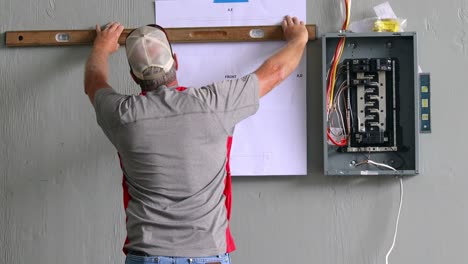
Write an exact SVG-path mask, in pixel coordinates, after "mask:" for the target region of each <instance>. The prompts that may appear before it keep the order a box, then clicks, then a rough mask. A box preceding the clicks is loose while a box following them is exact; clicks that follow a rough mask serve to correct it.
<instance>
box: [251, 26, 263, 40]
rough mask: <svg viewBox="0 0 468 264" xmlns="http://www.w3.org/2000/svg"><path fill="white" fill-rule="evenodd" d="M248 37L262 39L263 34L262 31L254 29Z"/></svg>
mask: <svg viewBox="0 0 468 264" xmlns="http://www.w3.org/2000/svg"><path fill="white" fill-rule="evenodd" d="M250 37H251V38H264V37H265V32H264V31H263V29H259V28H254V29H252V30H250Z"/></svg>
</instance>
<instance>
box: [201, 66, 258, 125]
mask: <svg viewBox="0 0 468 264" xmlns="http://www.w3.org/2000/svg"><path fill="white" fill-rule="evenodd" d="M192 90H193V92H194V93H195V96H196V97H198V98H200V99H201V100H202V101H204V102H205V103H206V104H207V105H208V107H209V108H210V109H211V110H212V111H214V112H216V113H217V114H218V115H219V116H221V118H222V119H223V120H224V124H225V125H226V126H227V128H232V127H234V126H235V125H236V124H237V123H239V122H240V121H242V120H244V119H245V118H247V117H249V116H251V115H253V114H255V113H256V112H257V110H258V106H259V83H258V78H257V76H256V75H255V74H254V73H252V74H249V75H246V76H244V77H243V78H240V79H234V80H225V81H222V82H217V83H213V84H211V85H207V86H203V87H201V88H199V89H192Z"/></svg>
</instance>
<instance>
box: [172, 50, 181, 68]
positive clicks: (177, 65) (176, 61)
mask: <svg viewBox="0 0 468 264" xmlns="http://www.w3.org/2000/svg"><path fill="white" fill-rule="evenodd" d="M172 57H173V58H174V62H175V69H176V71H177V70H178V69H179V61H178V60H177V54H175V53H174V55H172Z"/></svg>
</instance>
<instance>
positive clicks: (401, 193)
mask: <svg viewBox="0 0 468 264" xmlns="http://www.w3.org/2000/svg"><path fill="white" fill-rule="evenodd" d="M366 163H367V164H372V165H374V166H378V167H383V168H387V169H390V170H393V171H397V170H396V169H395V168H393V167H392V166H390V165H387V164H384V163H379V162H375V161H373V160H370V159H367V160H364V161H361V162H359V163H358V164H356V166H359V165H362V164H366ZM398 179H399V180H400V205H399V206H398V214H397V218H396V222H395V233H394V234H393V241H392V245H391V246H390V249H389V250H388V252H387V255H385V264H388V257H389V256H390V254H391V253H392V251H393V248H394V247H395V243H396V238H397V234H398V225H399V223H400V215H401V207H402V205H403V178H402V177H399V178H398Z"/></svg>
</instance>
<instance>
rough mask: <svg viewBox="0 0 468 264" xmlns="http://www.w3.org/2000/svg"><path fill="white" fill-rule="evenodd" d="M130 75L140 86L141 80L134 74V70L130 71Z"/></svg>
mask: <svg viewBox="0 0 468 264" xmlns="http://www.w3.org/2000/svg"><path fill="white" fill-rule="evenodd" d="M130 75H131V76H132V79H133V80H134V81H135V82H136V83H137V84H138V85H140V79H138V78H137V77H136V76H135V74H133V72H132V70H131V69H130Z"/></svg>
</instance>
